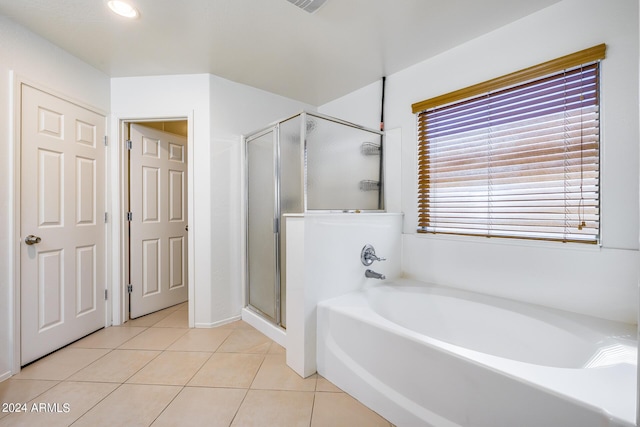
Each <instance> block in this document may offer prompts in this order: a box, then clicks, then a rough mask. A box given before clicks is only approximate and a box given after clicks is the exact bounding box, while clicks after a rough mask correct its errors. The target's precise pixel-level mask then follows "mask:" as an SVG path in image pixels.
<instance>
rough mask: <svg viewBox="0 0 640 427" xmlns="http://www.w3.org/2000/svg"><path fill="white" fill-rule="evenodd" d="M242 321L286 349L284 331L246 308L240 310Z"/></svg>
mask: <svg viewBox="0 0 640 427" xmlns="http://www.w3.org/2000/svg"><path fill="white" fill-rule="evenodd" d="M242 320H244V321H245V322H247V323H248V324H250V325H251V326H253V327H254V328H256V329H257V330H258V331H260V332H262V333H263V334H265V335H266V336H267V337H269V338H270V339H272V340H273V341H275V342H277V343H278V344H280V345H281V346H282V347H284V348H287V333H286V332H285V330H284V329H282V328H280V327H278V326H276V325H274V324H272V323H270V322H269V321H267V320H265V319H263V318H262V317H260V316H259V315H258V314H256V313H254V312H253V311H251V310H248V309H246V308H243V309H242Z"/></svg>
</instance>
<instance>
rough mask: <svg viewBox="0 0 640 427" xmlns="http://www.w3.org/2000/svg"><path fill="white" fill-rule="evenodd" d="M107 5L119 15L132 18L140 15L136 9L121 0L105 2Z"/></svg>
mask: <svg viewBox="0 0 640 427" xmlns="http://www.w3.org/2000/svg"><path fill="white" fill-rule="evenodd" d="M107 5H108V6H109V8H110V9H111V10H112V11H113V12H115V13H117V14H118V15H120V16H124V17H125V18H131V19H133V18H137V17H138V16H139V15H140V13H139V12H138V9H136V8H135V7H133V6H131V5H130V4H129V3H127V2H125V1H122V0H111V1H109V2H107Z"/></svg>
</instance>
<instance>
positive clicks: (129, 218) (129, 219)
mask: <svg viewBox="0 0 640 427" xmlns="http://www.w3.org/2000/svg"><path fill="white" fill-rule="evenodd" d="M127 221H129V222H131V221H133V212H127Z"/></svg>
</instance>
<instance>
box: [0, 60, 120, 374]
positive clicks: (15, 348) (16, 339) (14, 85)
mask: <svg viewBox="0 0 640 427" xmlns="http://www.w3.org/2000/svg"><path fill="white" fill-rule="evenodd" d="M9 85H10V90H9V97H10V99H9V103H10V106H11V107H10V108H9V140H10V141H12V143H10V144H9V152H10V156H11V157H12V158H13V164H12V166H11V167H12V168H13V174H12V175H13V188H12V189H11V190H10V195H9V204H10V206H13V218H12V224H10V228H11V230H12V232H11V235H10V238H11V241H12V242H13V245H12V246H11V249H10V250H9V256H10V257H11V259H13V263H12V267H11V270H10V271H9V283H12V284H13V286H12V287H11V290H10V295H11V297H10V298H11V299H12V301H13V304H12V308H11V307H10V311H11V313H12V314H13V337H12V339H10V342H9V343H8V344H9V348H10V349H12V355H13V356H12V359H13V360H12V363H11V366H12V368H11V369H12V371H11V373H10V375H15V374H18V373H19V372H20V360H21V352H20V350H21V349H20V339H21V322H20V315H21V313H20V262H21V260H20V243H21V242H20V235H21V232H20V224H21V220H20V215H21V212H20V206H21V202H22V200H21V193H20V188H21V171H22V170H21V165H22V160H21V152H22V139H21V136H20V135H21V132H20V130H21V124H20V123H21V110H22V96H21V93H22V86H23V85H25V86H30V87H32V88H34V89H37V90H39V91H42V92H45V93H47V94H49V95H52V96H55V97H57V98H60V99H62V100H63V101H65V102H69V103H71V104H74V105H77V106H79V107H81V108H84V109H86V110H89V111H92V112H94V113H96V114H98V115H100V116H103V117H104V118H105V134H106V136H107V137H109V128H108V125H109V121H108V114H107V113H106V112H105V111H104V110H102V109H100V108H97V107H95V106H93V105H89V104H87V103H85V102H81V101H78V100H77V99H74V98H72V97H70V96H68V95H66V94H63V93H61V92H59V91H57V90H54V89H51V88H50V87H48V86H46V85H43V84H40V83H36V82H34V81H32V80H29V79H27V78H25V77H23V76H21V75H18V74H16V73H15V72H14V71H13V70H10V71H9ZM105 149H106V148H105ZM108 156H109V155H108V152H107V153H106V154H105V198H107V197H108V191H107V190H108V186H109V184H108V182H109V159H108ZM10 174H11V173H10ZM105 208H106V209H107V210H108V200H105ZM109 227H110V223H107V224H106V225H105V237H106V238H105V255H104V263H105V273H104V274H105V277H104V279H105V290H107V291H109V293H111V289H110V286H109V267H110V264H109V263H110V259H109V255H108V248H109ZM104 303H105V326H109V322H108V319H109V315H108V313H109V312H110V305H111V299H109V300H107V301H105V302H104ZM11 313H10V316H11ZM6 375H7V374H6V373H5V374H2V375H1V376H0V381H2V380H4V379H5V377H6Z"/></svg>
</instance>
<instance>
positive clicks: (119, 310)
mask: <svg viewBox="0 0 640 427" xmlns="http://www.w3.org/2000/svg"><path fill="white" fill-rule="evenodd" d="M170 120H186V121H187V164H188V165H189V166H188V167H187V199H188V200H187V206H188V211H187V218H188V224H189V238H188V239H187V242H188V243H187V253H188V254H189V256H188V258H187V259H188V261H187V277H188V279H187V280H188V289H189V290H188V292H189V302H188V307H189V327H190V328H193V327H194V324H195V298H194V297H195V286H194V285H195V280H194V271H195V267H194V265H195V264H194V258H195V257H194V256H193V254H195V238H194V236H195V235H196V234H195V230H196V229H197V224H196V223H195V221H194V215H193V213H194V207H193V205H194V197H193V185H194V178H193V176H194V174H193V134H194V131H193V111H189V112H178V113H175V114H166V113H165V114H140V115H135V116H124V115H112V116H111V124H112V132H111V135H114V137H113V138H111V139H112V141H113V143H112V144H111V150H112V151H111V152H110V153H109V155H110V156H111V157H110V158H111V162H110V163H111V164H110V165H109V166H108V168H109V170H110V172H111V173H110V176H111V178H110V180H109V182H110V184H111V188H112V191H111V198H110V200H109V202H108V206H109V212H111V213H112V214H111V217H112V218H113V221H111V226H112V231H111V238H112V240H113V242H117V244H116V243H114V244H113V245H112V246H111V248H110V250H111V259H112V260H113V264H112V266H111V267H110V268H111V271H112V272H113V274H112V282H111V293H112V295H113V297H112V298H110V300H111V301H118V303H117V304H112V319H113V324H114V325H120V324H122V323H124V322H126V321H127V320H128V319H129V310H128V307H127V303H128V302H129V299H128V295H127V292H126V286H127V284H128V283H127V277H126V273H127V269H128V260H127V247H126V245H127V241H128V237H127V234H126V233H127V231H128V228H127V221H126V218H125V216H126V213H125V207H126V196H127V192H128V188H127V176H126V173H127V158H126V154H127V150H126V149H125V141H126V139H127V123H131V122H138V123H140V122H158V121H170ZM108 268H109V267H108Z"/></svg>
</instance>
